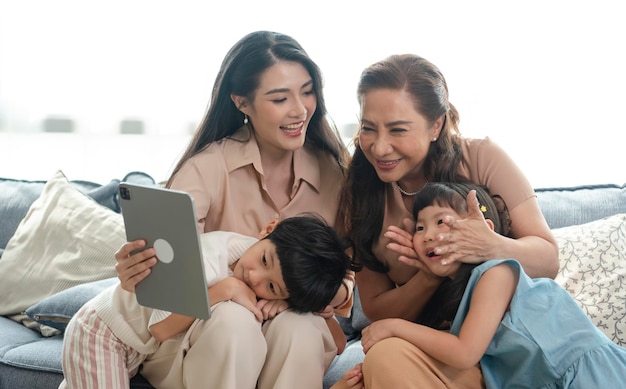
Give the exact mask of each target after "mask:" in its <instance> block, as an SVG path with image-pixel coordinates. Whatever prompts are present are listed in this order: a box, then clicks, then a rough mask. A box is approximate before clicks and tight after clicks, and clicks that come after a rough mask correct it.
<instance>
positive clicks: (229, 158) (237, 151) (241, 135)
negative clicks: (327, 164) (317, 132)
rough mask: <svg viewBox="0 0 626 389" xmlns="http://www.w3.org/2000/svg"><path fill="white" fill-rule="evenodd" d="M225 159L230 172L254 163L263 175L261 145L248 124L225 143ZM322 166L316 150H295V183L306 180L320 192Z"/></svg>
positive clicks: (306, 148) (305, 147)
mask: <svg viewBox="0 0 626 389" xmlns="http://www.w3.org/2000/svg"><path fill="white" fill-rule="evenodd" d="M224 159H225V161H226V166H227V167H228V171H229V172H232V171H233V170H236V169H239V168H241V167H243V166H246V165H252V166H253V167H254V169H255V170H256V171H257V172H258V173H259V174H260V175H263V166H262V165H261V154H260V153H259V145H258V143H257V140H256V137H255V136H254V133H253V132H250V131H249V130H248V128H247V127H246V126H242V127H240V128H239V129H238V130H237V131H236V132H235V133H234V134H233V135H232V136H230V137H229V139H228V141H226V142H225V143H224ZM320 168H321V166H320V161H319V160H318V158H317V155H316V152H315V151H313V150H311V149H310V148H309V147H307V146H304V147H302V148H300V149H298V150H296V151H295V152H294V156H293V169H294V173H295V183H298V182H299V181H300V180H303V181H306V182H307V183H308V184H309V185H311V186H312V187H313V188H315V190H316V191H318V192H319V188H320V181H321V178H320Z"/></svg>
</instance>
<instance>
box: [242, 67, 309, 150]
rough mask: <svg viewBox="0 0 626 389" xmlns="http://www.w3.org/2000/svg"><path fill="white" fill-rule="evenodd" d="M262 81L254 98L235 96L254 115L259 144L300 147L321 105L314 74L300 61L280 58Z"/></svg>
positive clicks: (251, 115) (272, 146)
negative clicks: (316, 93) (314, 82)
mask: <svg viewBox="0 0 626 389" xmlns="http://www.w3.org/2000/svg"><path fill="white" fill-rule="evenodd" d="M259 81H260V83H259V87H258V89H257V90H256V92H255V94H254V100H253V101H252V102H247V101H245V99H244V98H241V97H236V96H235V97H233V99H234V100H235V104H237V106H238V107H239V109H240V110H241V111H242V112H243V113H245V114H246V115H248V116H249V117H250V122H251V123H252V125H253V127H254V131H255V133H256V137H257V141H258V143H259V147H260V148H261V149H264V150H269V151H271V150H275V151H294V150H297V149H299V148H300V147H302V145H303V144H304V140H305V136H306V131H307V127H308V125H309V122H310V120H311V117H312V116H313V113H315V109H316V108H317V100H316V95H315V91H314V90H313V79H312V78H311V75H310V74H309V72H308V71H307V70H306V68H305V67H304V66H302V65H301V64H300V63H298V62H289V61H280V62H277V63H276V64H275V65H272V66H271V67H269V68H268V69H267V70H265V71H264V72H263V73H262V74H261V77H260V80H259Z"/></svg>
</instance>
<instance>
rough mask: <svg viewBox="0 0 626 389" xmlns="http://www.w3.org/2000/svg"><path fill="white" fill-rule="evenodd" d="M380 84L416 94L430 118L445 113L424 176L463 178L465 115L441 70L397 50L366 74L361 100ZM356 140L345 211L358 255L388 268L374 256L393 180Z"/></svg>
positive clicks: (371, 264)
mask: <svg viewBox="0 0 626 389" xmlns="http://www.w3.org/2000/svg"><path fill="white" fill-rule="evenodd" d="M377 89H392V90H399V91H405V92H407V93H408V94H409V95H410V96H411V97H412V99H413V105H414V108H415V110H416V111H417V112H419V113H420V114H421V115H423V116H424V117H425V118H426V119H427V120H428V121H429V122H430V123H434V122H435V121H436V120H437V119H439V118H440V117H442V116H443V117H444V121H443V125H442V128H441V132H440V134H439V137H438V138H437V141H436V142H433V143H431V146H430V148H429V150H428V154H427V156H426V159H425V163H424V176H425V177H426V179H427V180H428V181H450V182H454V181H460V180H461V179H463V177H461V176H460V175H459V174H458V170H459V169H458V167H459V164H460V162H461V148H460V146H459V142H458V136H459V135H460V132H459V127H458V124H459V114H458V112H457V110H456V108H455V107H454V106H453V105H452V104H451V103H450V102H449V101H448V85H447V83H446V80H445V78H444V77H443V74H442V73H441V71H440V70H439V69H438V68H437V67H436V66H435V65H434V64H432V63H431V62H429V61H427V60H426V59H424V58H422V57H419V56H417V55H412V54H404V55H392V56H390V57H388V58H386V59H384V60H382V61H380V62H377V63H375V64H373V65H371V66H369V67H368V68H366V69H365V70H364V71H363V72H362V73H361V78H360V81H359V84H358V88H357V97H358V99H359V102H362V99H363V97H364V95H365V94H367V93H368V92H370V91H372V90H377ZM354 145H355V151H354V154H353V156H352V161H351V163H350V165H349V168H348V174H347V177H346V185H345V186H344V189H343V191H342V194H341V204H342V205H341V207H340V208H341V210H342V211H343V212H345V214H344V215H343V218H344V221H345V223H346V226H348V231H350V238H351V239H352V241H353V242H354V249H355V258H357V259H358V260H359V262H360V263H361V264H362V265H363V266H366V267H367V268H369V269H371V270H374V271H378V272H386V271H387V270H388V269H387V268H386V267H385V266H384V265H383V264H382V263H381V262H379V261H378V260H377V259H376V258H375V257H374V255H373V253H372V245H373V244H374V243H375V242H376V241H377V240H378V237H379V236H380V233H381V229H382V224H383V217H384V209H385V190H386V187H387V185H386V184H385V183H384V182H383V181H381V180H380V178H378V175H377V174H376V170H375V169H374V167H373V166H372V165H371V164H370V163H369V161H368V160H367V159H366V158H365V155H364V154H363V151H362V150H361V148H360V147H359V143H358V136H355V139H354Z"/></svg>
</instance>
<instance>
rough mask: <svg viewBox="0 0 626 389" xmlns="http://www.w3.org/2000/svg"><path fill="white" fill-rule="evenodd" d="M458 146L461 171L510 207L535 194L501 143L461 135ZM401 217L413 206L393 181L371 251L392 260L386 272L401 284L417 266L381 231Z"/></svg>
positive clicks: (386, 260)
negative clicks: (404, 259)
mask: <svg viewBox="0 0 626 389" xmlns="http://www.w3.org/2000/svg"><path fill="white" fill-rule="evenodd" d="M461 149H462V153H463V159H462V162H461V166H460V168H459V171H460V173H461V174H462V175H463V176H465V177H467V178H469V179H470V180H471V181H472V182H473V183H475V184H479V185H484V186H486V187H487V188H489V192H490V193H491V194H492V195H495V194H498V195H500V196H501V197H502V198H503V200H504V201H505V203H506V205H507V207H508V209H509V210H512V209H514V208H515V207H517V206H518V205H520V204H521V203H523V202H524V201H526V200H528V199H530V198H532V197H534V196H535V191H534V189H533V187H532V186H531V185H530V183H529V182H528V179H527V178H526V176H525V175H524V174H523V173H522V171H521V170H520V169H519V167H518V166H517V165H516V164H515V162H514V161H513V160H512V159H511V158H510V157H509V155H508V154H506V152H505V151H504V150H503V149H502V148H501V147H500V146H498V145H497V144H496V143H494V142H493V141H491V140H490V139H489V138H488V137H487V138H484V139H469V138H462V139H461ZM404 218H413V216H412V210H407V209H406V207H405V205H404V202H403V199H402V194H401V193H400V191H399V190H398V188H397V187H396V185H393V184H391V183H389V184H387V189H386V202H385V216H384V219H383V228H382V230H381V235H380V237H379V239H378V242H376V243H375V244H374V246H373V250H372V251H373V253H374V255H375V256H376V258H377V259H378V260H379V261H381V262H383V263H386V264H391V263H393V264H394V265H393V269H392V270H391V271H390V273H389V274H388V275H389V277H390V278H391V279H392V280H394V281H395V282H397V283H400V284H403V283H404V282H406V280H408V279H409V278H410V276H411V275H413V274H415V271H416V270H415V268H412V267H411V266H409V265H404V264H402V263H399V262H398V260H397V258H398V255H397V254H396V253H395V252H394V251H392V250H388V249H387V248H386V247H385V246H386V245H387V243H389V239H388V238H385V237H384V236H383V235H382V234H383V233H384V232H385V231H387V227H389V226H390V225H396V226H402V220H403V219H404ZM403 280H404V282H402V281H403Z"/></svg>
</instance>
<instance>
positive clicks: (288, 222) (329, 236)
mask: <svg viewBox="0 0 626 389" xmlns="http://www.w3.org/2000/svg"><path fill="white" fill-rule="evenodd" d="M266 239H269V240H270V241H271V242H272V243H273V244H274V245H275V246H276V255H278V259H279V261H280V267H281V271H282V275H283V280H284V281H285V286H286V287H287V291H288V292H289V298H287V303H288V304H289V307H290V308H291V309H292V310H294V311H296V312H300V313H305V312H320V311H322V310H324V308H326V306H327V305H328V304H330V302H331V300H332V299H333V297H335V295H336V294H337V291H338V289H339V287H340V286H341V284H342V281H343V279H344V277H345V276H346V272H347V270H348V269H350V265H351V263H352V261H351V259H350V257H349V256H348V255H347V254H346V249H347V248H348V247H349V242H348V240H347V239H343V238H341V237H340V236H339V234H338V233H337V231H336V230H335V229H334V228H332V227H330V226H328V225H327V224H326V222H325V221H324V220H323V219H322V218H321V217H319V216H317V215H315V214H310V213H307V214H304V215H301V216H295V217H290V218H286V219H284V220H282V221H281V222H279V223H278V224H277V225H276V228H275V229H274V231H272V232H271V233H270V234H269V235H268V236H267V237H266Z"/></svg>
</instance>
